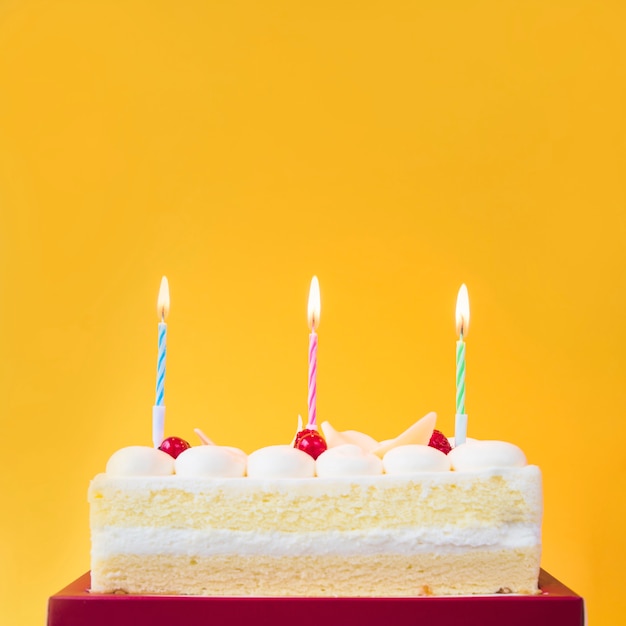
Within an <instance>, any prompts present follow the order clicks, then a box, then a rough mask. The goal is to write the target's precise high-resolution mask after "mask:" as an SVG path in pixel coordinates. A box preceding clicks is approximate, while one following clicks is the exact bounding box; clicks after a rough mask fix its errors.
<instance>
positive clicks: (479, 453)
mask: <svg viewBox="0 0 626 626" xmlns="http://www.w3.org/2000/svg"><path fill="white" fill-rule="evenodd" d="M448 458H449V459H450V462H451V464H452V469H453V470H455V471H457V472H465V471H472V470H481V469H487V468H490V467H524V466H525V465H526V455H525V454H524V453H523V452H522V450H521V449H520V448H518V447H517V446H516V445H515V444H513V443H508V442H507V441H469V442H466V443H462V444H461V445H460V446H458V447H456V448H453V449H452V451H451V452H450V453H449V454H448Z"/></svg>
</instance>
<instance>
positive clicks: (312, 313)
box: [307, 276, 320, 429]
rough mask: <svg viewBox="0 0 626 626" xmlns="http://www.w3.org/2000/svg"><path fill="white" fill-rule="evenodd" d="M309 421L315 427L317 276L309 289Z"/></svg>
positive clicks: (318, 300) (317, 322)
mask: <svg viewBox="0 0 626 626" xmlns="http://www.w3.org/2000/svg"><path fill="white" fill-rule="evenodd" d="M308 318H309V328H310V329H311V334H310V335H309V395H308V407H309V423H308V425H307V428H312V429H315V428H316V425H315V422H316V419H317V333H316V332H315V329H316V328H317V327H318V326H319V323H320V284H319V281H318V280H317V276H313V278H312V279H311V288H310V289H309V309H308Z"/></svg>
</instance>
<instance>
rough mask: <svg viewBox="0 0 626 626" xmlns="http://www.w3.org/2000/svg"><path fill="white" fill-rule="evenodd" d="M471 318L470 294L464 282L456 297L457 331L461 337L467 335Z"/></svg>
mask: <svg viewBox="0 0 626 626" xmlns="http://www.w3.org/2000/svg"><path fill="white" fill-rule="evenodd" d="M469 320H470V310H469V295H468V293H467V287H466V286H465V283H463V284H462V285H461V288H460V289H459V295H458V296H457V297H456V332H457V334H458V335H459V336H460V337H461V338H463V337H467V331H468V329H469Z"/></svg>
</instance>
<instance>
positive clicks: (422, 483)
mask: <svg viewBox="0 0 626 626" xmlns="http://www.w3.org/2000/svg"><path fill="white" fill-rule="evenodd" d="M89 501H90V514H91V529H92V587H93V590H94V591H101V592H113V591H117V590H123V591H126V592H129V593H177V594H194V595H195V594H200V595H354V596H376V595H383V596H394V595H397V596H403V595H424V594H426V595H428V594H437V595H446V594H472V593H496V592H497V591H498V590H500V589H507V590H510V591H512V592H515V593H535V592H536V591H537V580H538V574H539V560H540V544H541V531H540V526H541V509H542V497H541V474H540V471H539V469H538V468H537V467H535V466H525V467H515V468H498V469H489V470H483V471H480V472H433V473H428V472H426V473H423V474H420V475H415V476H391V475H381V476H366V477H343V478H334V479H322V478H305V479H278V480H262V479H253V478H239V479H219V478H218V479H206V478H183V477H180V476H176V475H171V476H153V477H145V476H142V477H119V476H108V475H106V474H101V475H98V476H96V477H95V478H94V480H93V481H92V483H91V485H90V489H89ZM311 572H314V573H315V574H314V575H311Z"/></svg>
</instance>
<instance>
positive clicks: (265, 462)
mask: <svg viewBox="0 0 626 626" xmlns="http://www.w3.org/2000/svg"><path fill="white" fill-rule="evenodd" d="M248 476H250V478H310V477H313V476H315V461H314V460H313V457H312V456H310V455H308V454H307V453H306V452H302V450H298V449H297V448H294V447H293V446H287V445H277V446H268V447H266V448H260V449H259V450H255V451H254V452H253V453H252V454H251V455H250V456H249V457H248Z"/></svg>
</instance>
